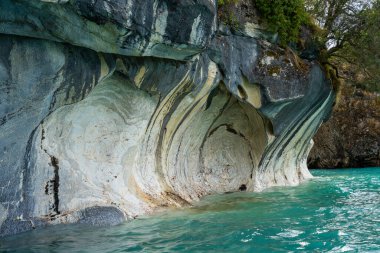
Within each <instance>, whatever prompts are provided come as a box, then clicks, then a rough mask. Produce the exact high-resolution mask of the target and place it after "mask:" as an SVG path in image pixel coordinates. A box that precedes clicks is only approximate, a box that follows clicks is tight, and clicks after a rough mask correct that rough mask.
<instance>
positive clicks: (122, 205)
mask: <svg viewBox="0 0 380 253" xmlns="http://www.w3.org/2000/svg"><path fill="white" fill-rule="evenodd" d="M244 25H245V27H246V28H245V29H244V30H242V31H240V32H239V33H238V34H236V33H233V32H231V31H229V30H228V29H227V28H225V27H222V26H219V25H218V21H217V19H216V2H215V1H211V0H199V1H196V2H194V1H185V0H178V1H171V0H170V1H169V0H155V1H153V0H146V1H143V2H141V1H133V0H117V1H111V0H97V1H92V0H70V1H69V0H2V1H1V2H0V33H1V35H0V90H1V92H0V175H1V176H0V235H2V236H4V235H9V234H14V233H18V232H22V231H26V230H30V229H32V228H35V227H41V226H46V225H49V224H59V223H88V224H94V225H104V224H117V223H120V222H122V221H124V220H126V219H133V218H134V217H136V216H138V215H141V214H146V213H151V212H153V211H155V210H157V209H161V208H164V207H180V206H186V205H190V204H191V203H193V202H194V201H197V200H199V198H201V197H202V196H205V195H208V194H215V193H224V192H233V191H239V190H247V191H260V190H262V189H265V188H267V187H270V186H276V185H297V184H298V183H299V182H301V181H303V180H305V179H307V178H310V177H311V175H310V174H309V172H308V170H307V167H306V159H307V155H308V152H309V150H310V148H311V145H312V144H311V143H312V140H311V139H312V137H313V135H314V134H315V132H316V130H317V128H318V127H319V125H320V124H321V122H322V121H323V120H324V118H325V117H326V115H327V114H328V113H329V111H330V108H331V104H332V101H333V93H332V91H331V88H330V82H329V81H328V80H326V78H325V75H324V73H323V71H322V70H321V68H320V67H319V65H318V64H316V63H314V62H311V61H306V60H302V59H300V58H299V57H298V56H297V55H295V54H294V53H293V52H292V51H291V50H285V49H282V48H280V47H278V46H276V45H275V44H271V43H270V42H268V41H267V40H266V37H265V36H264V35H263V33H262V32H260V31H261V30H257V25H256V24H250V23H247V24H244ZM218 27H219V28H218ZM221 27H222V28H221Z"/></svg>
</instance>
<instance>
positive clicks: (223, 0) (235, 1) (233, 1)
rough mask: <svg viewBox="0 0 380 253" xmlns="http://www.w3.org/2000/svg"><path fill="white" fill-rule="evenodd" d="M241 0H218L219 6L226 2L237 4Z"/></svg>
mask: <svg viewBox="0 0 380 253" xmlns="http://www.w3.org/2000/svg"><path fill="white" fill-rule="evenodd" d="M238 1H239V0H218V6H219V7H220V6H223V5H225V4H236V3H237V2H238Z"/></svg>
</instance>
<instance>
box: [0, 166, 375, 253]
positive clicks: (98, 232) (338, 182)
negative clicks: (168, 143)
mask: <svg viewBox="0 0 380 253" xmlns="http://www.w3.org/2000/svg"><path fill="white" fill-rule="evenodd" d="M312 173H313V174H314V175H316V176H317V177H316V178H315V179H314V180H312V181H309V182H306V183H304V184H302V185H300V186H298V187H287V188H284V187H276V188H272V189H270V190H267V191H265V192H262V193H235V194H226V195H217V196H210V197H207V198H205V199H203V200H202V201H201V202H199V203H197V205H196V206H194V207H192V208H187V209H183V210H177V211H171V212H169V213H162V214H159V215H155V216H151V217H143V218H140V219H137V220H135V221H133V222H129V223H126V224H123V225H120V226H115V227H108V228H93V227H83V226H78V225H71V226H56V227H53V228H48V229H41V230H36V231H32V232H29V233H25V234H21V235H17V236H14V237H9V238H6V239H3V240H2V241H0V251H1V250H9V251H10V252H46V251H50V252H139V251H140V252H233V251H235V252H294V251H304V252H321V251H323V252H326V251H327V252H346V251H347V252H350V251H351V252H352V251H353V252H358V251H359V252H369V251H371V252H380V168H378V169H355V170H329V171H327V170H318V171H313V172H312Z"/></svg>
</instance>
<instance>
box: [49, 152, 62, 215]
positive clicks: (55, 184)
mask: <svg viewBox="0 0 380 253" xmlns="http://www.w3.org/2000/svg"><path fill="white" fill-rule="evenodd" d="M50 161H51V165H52V166H53V167H54V179H53V180H51V181H50V182H51V183H52V184H53V193H54V204H53V210H54V212H55V213H56V214H60V212H59V196H58V192H59V172H58V171H59V166H58V159H57V158H56V157H54V156H50Z"/></svg>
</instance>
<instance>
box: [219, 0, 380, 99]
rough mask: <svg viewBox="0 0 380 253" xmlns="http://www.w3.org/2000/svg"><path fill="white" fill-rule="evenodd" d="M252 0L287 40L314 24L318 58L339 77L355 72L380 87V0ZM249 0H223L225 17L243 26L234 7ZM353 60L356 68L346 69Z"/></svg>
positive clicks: (358, 81)
mask: <svg viewBox="0 0 380 253" xmlns="http://www.w3.org/2000/svg"><path fill="white" fill-rule="evenodd" d="M248 1H251V2H252V3H253V5H254V6H255V8H256V9H257V11H258V12H259V14H260V20H261V22H262V23H264V25H266V26H267V27H268V30H269V31H271V32H273V33H278V35H279V44H280V45H281V46H284V47H285V46H286V45H289V43H292V44H293V45H295V44H297V43H298V44H299V43H300V42H302V41H301V40H302V39H300V30H301V27H303V26H304V27H308V28H309V30H311V31H312V32H313V35H312V40H313V41H312V43H309V45H308V46H310V44H311V46H312V47H314V48H315V51H316V52H318V55H317V56H316V59H318V60H319V62H321V63H322V64H323V65H325V66H326V68H327V72H328V73H329V74H330V76H331V78H332V79H333V80H335V83H339V82H337V80H338V78H342V77H344V78H348V77H349V79H350V80H348V81H349V82H350V83H353V84H355V85H356V86H359V87H361V88H365V89H367V90H371V91H377V92H380V29H379V27H378V26H379V24H380V0H290V1H289V0H276V1H268V0H248ZM246 2H247V1H245V0H218V6H219V7H220V8H221V10H222V11H220V12H219V18H220V19H221V21H222V22H224V23H225V24H227V25H228V26H230V27H231V28H232V29H234V30H237V29H239V28H241V24H240V23H239V21H238V19H237V17H236V16H235V15H234V12H233V11H232V9H233V8H239V5H241V4H246ZM301 44H302V43H301ZM343 65H344V66H345V67H343ZM347 66H350V69H351V74H350V75H341V74H340V73H339V72H342V71H343V69H344V68H345V69H347ZM335 88H336V87H335ZM336 89H337V88H336Z"/></svg>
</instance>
